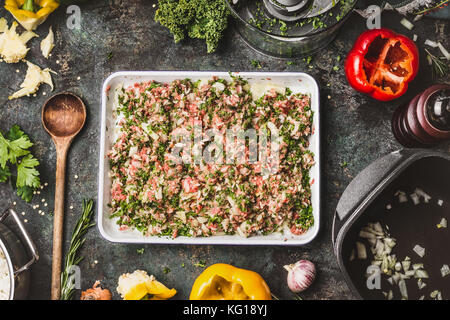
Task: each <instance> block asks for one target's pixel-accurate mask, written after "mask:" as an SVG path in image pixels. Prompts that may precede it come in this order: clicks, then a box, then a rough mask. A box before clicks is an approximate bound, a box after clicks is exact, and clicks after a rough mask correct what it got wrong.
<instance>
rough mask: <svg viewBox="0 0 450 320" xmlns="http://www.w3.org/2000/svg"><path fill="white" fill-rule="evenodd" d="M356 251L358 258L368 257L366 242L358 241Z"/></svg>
mask: <svg viewBox="0 0 450 320" xmlns="http://www.w3.org/2000/svg"><path fill="white" fill-rule="evenodd" d="M356 252H357V255H358V259H362V260H363V259H367V250H366V246H365V245H364V243H361V242H359V241H356Z"/></svg>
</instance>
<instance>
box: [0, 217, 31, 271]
mask: <svg viewBox="0 0 450 320" xmlns="http://www.w3.org/2000/svg"><path fill="white" fill-rule="evenodd" d="M8 214H9V215H11V216H12V217H13V219H14V221H15V222H16V224H17V226H18V227H19V230H20V232H21V233H22V236H23V238H24V239H25V242H26V244H27V246H28V249H29V251H30V252H31V259H30V261H28V262H27V263H26V264H24V265H23V266H22V267H20V268H19V269H17V270H16V271H14V276H17V275H18V274H20V273H22V272H24V271H26V270H28V269H29V268H30V266H31V265H32V264H33V263H35V262H36V261H37V260H39V254H38V251H37V248H36V245H35V244H34V242H33V240H31V237H30V235H29V234H28V232H27V230H26V229H25V227H24V225H23V223H22V221H21V220H20V218H19V216H18V215H17V213H16V212H15V211H14V210H13V209H11V208H10V209H9V210H7V211H6V212H5V213H4V214H3V215H2V216H1V217H0V222H2V221H3V220H4V219H6V217H8Z"/></svg>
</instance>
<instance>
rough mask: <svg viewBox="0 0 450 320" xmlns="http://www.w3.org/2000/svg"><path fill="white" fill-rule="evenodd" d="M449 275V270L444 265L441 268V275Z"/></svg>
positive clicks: (446, 265)
mask: <svg viewBox="0 0 450 320" xmlns="http://www.w3.org/2000/svg"><path fill="white" fill-rule="evenodd" d="M449 274H450V268H449V266H448V264H444V265H443V266H442V268H441V275H442V277H445V276H448V275H449Z"/></svg>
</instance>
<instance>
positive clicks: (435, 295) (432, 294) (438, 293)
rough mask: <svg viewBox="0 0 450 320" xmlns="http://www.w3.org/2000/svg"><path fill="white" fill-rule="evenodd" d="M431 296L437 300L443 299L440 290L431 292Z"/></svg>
mask: <svg viewBox="0 0 450 320" xmlns="http://www.w3.org/2000/svg"><path fill="white" fill-rule="evenodd" d="M430 297H431V298H432V299H436V300H442V294H441V292H440V291H439V290H434V291H433V292H431V293H430Z"/></svg>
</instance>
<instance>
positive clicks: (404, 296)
mask: <svg viewBox="0 0 450 320" xmlns="http://www.w3.org/2000/svg"><path fill="white" fill-rule="evenodd" d="M398 287H399V289H400V294H401V295H402V299H404V300H408V289H407V288H406V282H405V280H403V279H402V280H400V281H399V282H398Z"/></svg>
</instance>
